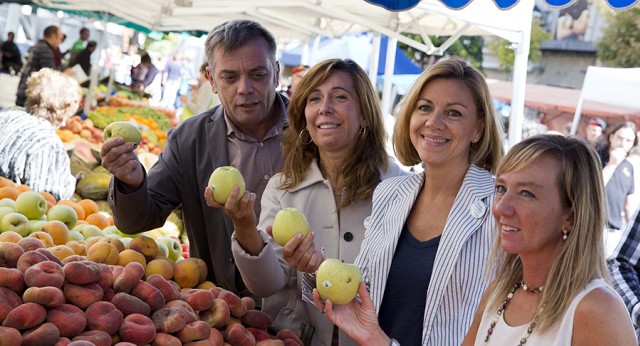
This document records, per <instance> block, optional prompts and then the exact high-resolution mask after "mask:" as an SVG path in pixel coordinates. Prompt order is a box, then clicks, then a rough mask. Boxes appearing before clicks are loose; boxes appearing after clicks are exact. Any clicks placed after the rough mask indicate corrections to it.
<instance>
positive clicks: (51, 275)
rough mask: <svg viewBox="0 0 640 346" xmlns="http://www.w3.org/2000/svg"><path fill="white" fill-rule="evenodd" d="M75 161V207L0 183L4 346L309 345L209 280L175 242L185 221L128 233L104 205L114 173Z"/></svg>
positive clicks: (0, 334) (173, 219) (0, 329)
mask: <svg viewBox="0 0 640 346" xmlns="http://www.w3.org/2000/svg"><path fill="white" fill-rule="evenodd" d="M94 124H95V123H94ZM68 125H69V124H68ZM86 125H87V124H86V122H85V123H84V124H82V126H83V127H84V126H86ZM95 129H99V128H98V127H93V130H90V129H88V128H87V129H84V128H83V130H87V131H90V132H93V131H97V130H95ZM70 130H71V129H70ZM80 131H82V130H80ZM80 136H81V138H82V140H85V138H88V137H89V134H87V132H85V135H84V136H82V135H80ZM91 138H92V139H93V138H95V137H94V136H93V134H92V135H91ZM86 140H88V139H86ZM73 157H75V158H76V159H75V160H72V166H73V167H74V170H76V171H77V173H78V174H81V175H84V177H83V178H82V179H80V180H79V183H78V191H77V192H78V195H77V196H76V198H75V199H74V200H55V198H53V196H52V195H50V194H48V193H46V192H35V191H32V190H31V188H30V187H29V186H26V185H16V184H15V183H13V182H12V181H10V180H8V179H6V178H2V177H0V220H1V221H0V325H1V326H0V345H38V346H47V345H51V346H54V345H68V344H70V345H96V346H103V345H104V346H107V345H120V346H125V345H227V344H228V345H303V343H302V341H301V340H300V338H299V337H298V335H297V334H296V333H294V332H293V331H291V330H288V329H282V330H273V329H271V328H270V326H271V324H272V320H271V318H270V317H269V316H268V315H267V314H265V313H264V312H262V311H259V310H256V307H255V301H254V300H253V298H251V297H240V296H238V295H236V294H234V293H232V292H230V291H227V290H225V289H223V288H221V287H217V286H216V285H215V283H213V282H210V281H206V277H207V266H206V264H205V263H204V261H202V260H200V259H197V258H188V248H187V246H188V245H186V244H181V241H180V239H179V238H178V237H177V236H175V235H174V234H178V233H179V230H180V228H181V227H182V224H181V221H180V218H179V217H178V215H176V214H172V215H171V216H170V217H169V218H168V220H167V222H166V223H165V226H163V227H162V228H160V229H157V230H152V231H149V232H144V233H141V234H134V235H127V234H124V233H122V232H120V231H119V230H118V229H117V228H116V227H115V226H114V224H113V218H112V216H111V215H110V211H109V207H108V205H106V203H107V202H106V201H104V197H106V194H105V190H104V188H105V187H106V185H107V184H108V181H109V179H110V175H109V173H108V172H106V171H104V169H103V168H102V167H100V166H95V167H90V165H89V164H87V163H86V162H84V161H82V160H81V159H79V158H78V157H77V156H73Z"/></svg>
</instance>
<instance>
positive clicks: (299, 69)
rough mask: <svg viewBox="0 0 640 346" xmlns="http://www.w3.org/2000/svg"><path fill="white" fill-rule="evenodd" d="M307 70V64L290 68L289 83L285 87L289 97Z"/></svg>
mask: <svg viewBox="0 0 640 346" xmlns="http://www.w3.org/2000/svg"><path fill="white" fill-rule="evenodd" d="M307 71H309V66H307V65H299V66H296V67H294V68H292V69H291V84H290V85H289V87H288V88H287V97H289V98H291V97H292V96H293V93H294V91H295V90H296V89H297V88H298V84H299V83H300V80H301V79H302V77H303V76H304V75H305V74H306V73H307Z"/></svg>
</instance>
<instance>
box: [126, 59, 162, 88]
mask: <svg viewBox="0 0 640 346" xmlns="http://www.w3.org/2000/svg"><path fill="white" fill-rule="evenodd" d="M157 74H158V68H157V67H156V66H155V65H154V64H153V63H152V62H151V56H150V55H149V53H147V52H143V53H142V55H141V56H140V63H139V64H138V65H136V66H135V67H133V68H131V83H132V86H131V87H132V88H133V89H134V90H137V91H140V92H143V91H144V89H145V88H146V87H148V86H149V85H150V84H151V83H152V82H153V79H154V78H156V75H157Z"/></svg>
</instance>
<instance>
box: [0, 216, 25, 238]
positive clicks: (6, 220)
mask: <svg viewBox="0 0 640 346" xmlns="http://www.w3.org/2000/svg"><path fill="white" fill-rule="evenodd" d="M7 231H14V232H16V233H18V234H20V235H21V236H23V237H26V236H28V235H29V219H27V217H26V216H24V215H22V214H20V213H18V212H13V213H9V214H6V215H5V216H3V217H2V220H0V233H2V232H7Z"/></svg>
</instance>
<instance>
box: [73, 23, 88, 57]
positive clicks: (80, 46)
mask: <svg viewBox="0 0 640 346" xmlns="http://www.w3.org/2000/svg"><path fill="white" fill-rule="evenodd" d="M79 34H80V37H78V39H77V40H76V41H75V42H74V43H73V46H71V49H69V61H74V60H75V58H76V56H77V55H78V54H80V52H82V51H83V50H84V49H85V48H86V47H85V43H87V40H88V39H89V35H90V34H91V33H90V32H89V29H87V28H84V27H83V28H81V29H80V32H79Z"/></svg>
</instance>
